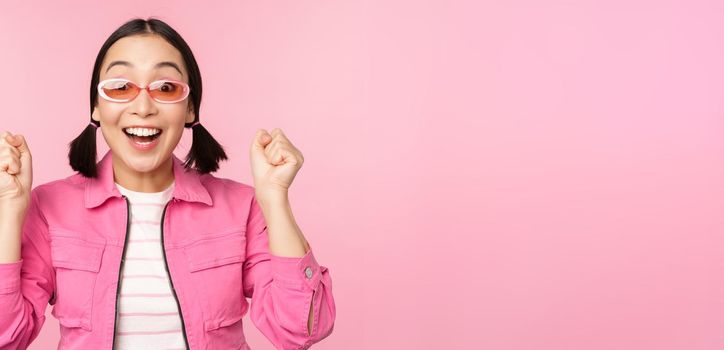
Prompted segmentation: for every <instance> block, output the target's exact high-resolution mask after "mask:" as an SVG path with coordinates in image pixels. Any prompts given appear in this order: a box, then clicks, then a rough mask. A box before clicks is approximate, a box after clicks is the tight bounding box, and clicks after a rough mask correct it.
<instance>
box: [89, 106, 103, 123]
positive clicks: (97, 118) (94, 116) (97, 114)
mask: <svg viewBox="0 0 724 350" xmlns="http://www.w3.org/2000/svg"><path fill="white" fill-rule="evenodd" d="M91 119H93V120H95V121H97V122H99V123H100V121H101V117H100V112H99V111H98V107H93V113H92V114H91Z"/></svg>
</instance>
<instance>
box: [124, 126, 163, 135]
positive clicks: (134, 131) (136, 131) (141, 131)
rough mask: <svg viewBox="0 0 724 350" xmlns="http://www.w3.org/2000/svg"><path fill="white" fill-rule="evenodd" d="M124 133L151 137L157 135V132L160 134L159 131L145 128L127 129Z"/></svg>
mask: <svg viewBox="0 0 724 350" xmlns="http://www.w3.org/2000/svg"><path fill="white" fill-rule="evenodd" d="M126 132H127V133H129V134H133V135H136V136H152V135H156V134H158V133H159V132H161V130H158V129H147V128H127V129H126Z"/></svg>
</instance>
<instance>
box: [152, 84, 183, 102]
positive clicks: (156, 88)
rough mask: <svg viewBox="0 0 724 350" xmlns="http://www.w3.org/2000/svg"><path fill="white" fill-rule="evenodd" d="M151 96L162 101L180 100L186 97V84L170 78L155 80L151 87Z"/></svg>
mask: <svg viewBox="0 0 724 350" xmlns="http://www.w3.org/2000/svg"><path fill="white" fill-rule="evenodd" d="M148 88H149V90H150V91H151V96H153V98H155V99H157V100H161V101H179V100H182V99H183V98H184V97H186V96H185V95H186V91H185V88H186V87H185V86H184V85H183V84H181V83H177V82H174V81H168V80H160V81H156V82H153V83H152V84H151V85H150V86H149V87H148Z"/></svg>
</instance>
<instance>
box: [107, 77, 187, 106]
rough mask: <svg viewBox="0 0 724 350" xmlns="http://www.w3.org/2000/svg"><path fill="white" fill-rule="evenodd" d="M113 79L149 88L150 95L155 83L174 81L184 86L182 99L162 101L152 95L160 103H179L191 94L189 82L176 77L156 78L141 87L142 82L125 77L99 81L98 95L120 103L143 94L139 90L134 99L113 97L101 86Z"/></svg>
mask: <svg viewBox="0 0 724 350" xmlns="http://www.w3.org/2000/svg"><path fill="white" fill-rule="evenodd" d="M112 81H123V82H128V83H132V84H134V85H136V86H138V87H139V88H140V89H141V90H147V91H148V93H149V96H150V94H151V90H150V89H149V87H150V86H153V85H154V84H156V83H159V82H172V83H177V84H181V86H183V88H184V91H183V97H182V98H180V99H178V100H175V101H161V100H158V99H156V98H154V97H153V96H151V98H153V100H154V101H156V102H158V103H178V102H181V101H183V100H185V99H186V98H187V97H188V96H189V94H190V92H191V87H189V84H186V83H185V82H183V81H180V80H174V79H159V80H156V81H153V82H151V83H150V84H148V85H147V86H144V87H141V85H140V84H138V83H136V82H135V81H133V80H130V79H125V78H111V79H106V80H103V81H101V82H100V83H98V86H97V87H96V88H97V90H98V95H99V96H101V97H102V98H103V99H105V100H108V101H111V102H118V103H125V102H131V101H133V100H135V99H136V97H138V95H140V94H141V92H140V91H139V92H138V95H136V96H134V97H133V98H132V99H130V100H118V99H114V98H111V97H110V96H108V95H106V93H105V91H103V89H102V88H101V86H103V85H104V84H106V83H108V82H112Z"/></svg>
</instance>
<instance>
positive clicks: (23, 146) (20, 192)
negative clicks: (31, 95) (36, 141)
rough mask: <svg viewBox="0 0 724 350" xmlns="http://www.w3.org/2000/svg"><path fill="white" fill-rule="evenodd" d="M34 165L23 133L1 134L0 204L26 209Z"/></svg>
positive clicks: (20, 209) (5, 206) (21, 209)
mask: <svg viewBox="0 0 724 350" xmlns="http://www.w3.org/2000/svg"><path fill="white" fill-rule="evenodd" d="M32 185H33V166H32V158H31V156H30V149H29V148H28V144H27V143H26V142H25V138H24V137H23V136H22V135H13V134H11V133H10V132H8V131H6V132H3V133H2V134H0V204H2V205H3V207H4V208H7V207H8V205H9V206H10V207H11V208H15V209H17V210H19V211H25V209H27V207H28V205H29V204H30V191H31V189H32Z"/></svg>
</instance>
